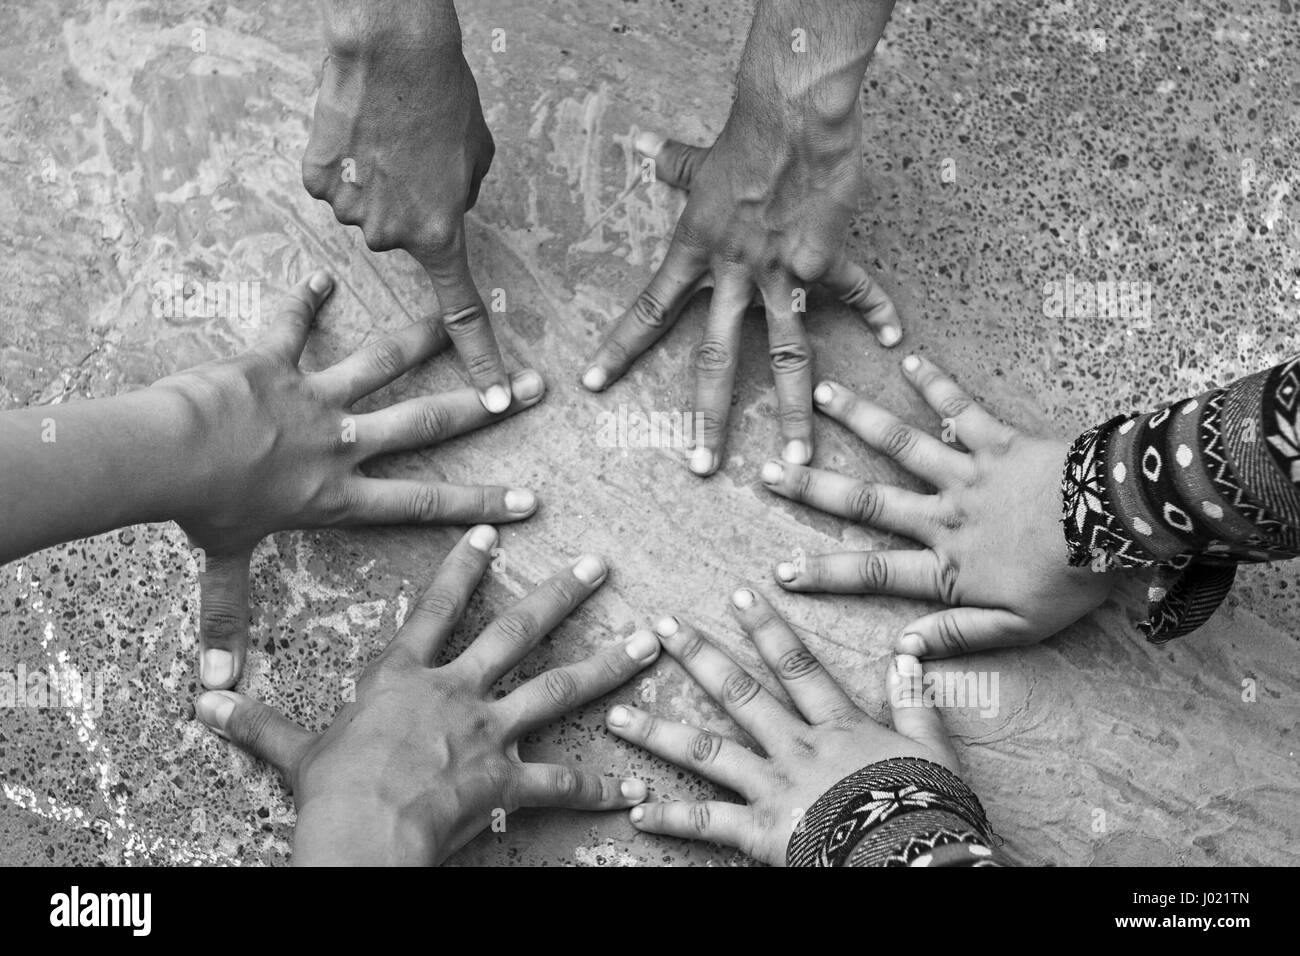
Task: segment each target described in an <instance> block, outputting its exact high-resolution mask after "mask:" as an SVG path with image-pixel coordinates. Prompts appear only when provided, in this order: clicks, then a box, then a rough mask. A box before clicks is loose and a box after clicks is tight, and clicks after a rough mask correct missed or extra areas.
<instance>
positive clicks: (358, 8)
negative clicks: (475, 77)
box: [324, 0, 461, 59]
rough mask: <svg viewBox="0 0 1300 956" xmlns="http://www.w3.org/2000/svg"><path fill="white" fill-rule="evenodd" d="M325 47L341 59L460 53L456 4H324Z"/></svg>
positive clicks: (388, 0) (445, 0) (345, 0)
mask: <svg viewBox="0 0 1300 956" xmlns="http://www.w3.org/2000/svg"><path fill="white" fill-rule="evenodd" d="M324 33H325V48H326V51H327V52H328V53H329V54H330V56H332V57H336V58H339V59H367V58H372V57H379V56H382V55H384V54H390V53H394V52H396V53H409V54H413V55H424V54H436V55H445V54H447V53H449V52H452V51H454V52H455V53H456V54H459V53H460V49H461V30H460V21H459V20H458V19H457V17H456V8H455V5H454V4H453V3H452V0H326V2H325V3H324Z"/></svg>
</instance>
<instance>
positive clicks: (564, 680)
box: [541, 668, 579, 710]
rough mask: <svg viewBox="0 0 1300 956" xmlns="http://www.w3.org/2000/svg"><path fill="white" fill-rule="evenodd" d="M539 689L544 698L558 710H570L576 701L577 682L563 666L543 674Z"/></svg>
mask: <svg viewBox="0 0 1300 956" xmlns="http://www.w3.org/2000/svg"><path fill="white" fill-rule="evenodd" d="M541 689H542V693H543V694H545V695H546V699H547V700H548V701H549V702H550V703H552V704H554V705H555V706H556V707H557V708H559V709H560V710H570V709H572V708H573V707H574V706H575V705H576V704H577V703H578V693H579V690H578V682H577V680H575V679H574V676H573V674H572V673H570V672H569V671H568V670H566V669H564V668H559V669H557V670H553V671H547V672H546V673H545V674H543V675H542V683H541Z"/></svg>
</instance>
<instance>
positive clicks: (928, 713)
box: [886, 654, 960, 773]
mask: <svg viewBox="0 0 1300 956" xmlns="http://www.w3.org/2000/svg"><path fill="white" fill-rule="evenodd" d="M923 676H924V671H923V670H922V669H921V662H920V661H918V660H917V659H916V658H915V657H911V656H909V655H907V654H899V655H897V656H895V658H894V659H893V660H892V661H890V662H889V673H888V675H887V677H886V684H887V685H888V691H889V714H890V717H891V718H892V720H893V722H894V730H896V731H897V732H898V733H900V734H902V735H903V736H904V737H906V738H908V739H909V740H912V741H914V742H916V743H918V744H920V745H921V746H923V747H925V748H926V749H928V750H930V751H931V752H932V753H933V754H934V761H935V763H940V764H943V765H944V766H945V767H947V768H948V769H949V770H951V771H952V772H953V773H957V772H958V771H959V770H960V764H959V763H958V761H957V752H956V751H955V750H953V749H952V741H951V740H949V738H948V731H947V730H946V729H945V728H944V726H943V717H942V716H941V715H940V714H939V708H938V707H935V706H934V704H933V703H927V702H926V700H925V695H924V694H923V693H922V686H921V685H922V677H923Z"/></svg>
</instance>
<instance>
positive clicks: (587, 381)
mask: <svg viewBox="0 0 1300 956" xmlns="http://www.w3.org/2000/svg"><path fill="white" fill-rule="evenodd" d="M607 381H609V373H608V372H606V371H605V370H604V369H603V368H601V367H600V366H599V365H593V366H592V367H591V368H589V369H587V371H586V372H585V373H583V376H582V387H583V388H585V389H588V390H590V391H593V392H599V391H600V390H601V389H602V388H604V387H605V383H606V382H607Z"/></svg>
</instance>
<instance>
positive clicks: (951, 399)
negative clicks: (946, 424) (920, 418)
mask: <svg viewBox="0 0 1300 956" xmlns="http://www.w3.org/2000/svg"><path fill="white" fill-rule="evenodd" d="M973 404H974V401H973V400H972V399H970V398H969V397H967V396H966V395H963V394H961V393H960V392H959V393H956V394H953V395H949V396H948V397H947V398H945V399H944V400H943V401H942V402H940V403H939V408H938V412H939V417H940V418H957V417H959V416H960V415H961V414H962V413H963V412H966V411H967V410H969V409H970V407H971V406H972V405H973Z"/></svg>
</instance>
